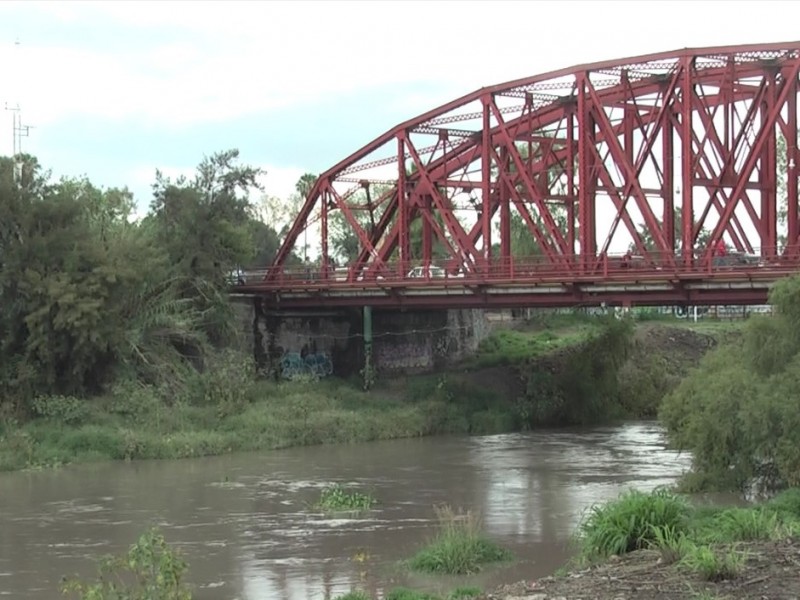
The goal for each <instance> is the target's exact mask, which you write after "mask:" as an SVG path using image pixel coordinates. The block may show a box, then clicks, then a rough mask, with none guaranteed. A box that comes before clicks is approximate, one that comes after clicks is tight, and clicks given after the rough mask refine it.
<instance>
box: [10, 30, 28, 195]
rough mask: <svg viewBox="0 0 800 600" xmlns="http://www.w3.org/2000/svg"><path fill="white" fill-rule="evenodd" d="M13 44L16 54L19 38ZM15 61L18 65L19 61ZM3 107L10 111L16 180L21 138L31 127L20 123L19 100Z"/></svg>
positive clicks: (20, 165)
mask: <svg viewBox="0 0 800 600" xmlns="http://www.w3.org/2000/svg"><path fill="white" fill-rule="evenodd" d="M14 46H16V48H17V50H16V54H17V55H19V47H20V42H19V38H17V39H16V40H14ZM16 62H17V64H18V65H19V61H16ZM4 108H5V110H7V111H9V112H10V113H11V146H12V151H11V158H12V160H13V161H14V179H15V180H17V179H18V178H19V175H20V173H19V172H18V171H21V169H22V163H21V162H20V159H19V156H20V155H21V154H22V138H24V137H30V134H31V129H33V127H32V126H30V125H23V124H22V109H21V108H20V106H19V102H16V103H15V105H13V106H9V105H8V102H6V103H5V104H4Z"/></svg>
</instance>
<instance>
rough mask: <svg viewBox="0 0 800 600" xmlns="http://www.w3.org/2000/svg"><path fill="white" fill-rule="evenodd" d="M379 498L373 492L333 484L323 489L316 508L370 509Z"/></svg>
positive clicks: (329, 510) (325, 509)
mask: <svg viewBox="0 0 800 600" xmlns="http://www.w3.org/2000/svg"><path fill="white" fill-rule="evenodd" d="M377 502H378V501H377V500H376V499H375V498H374V497H373V496H372V495H371V494H365V493H363V492H357V491H347V489H346V488H345V487H344V486H342V485H339V484H337V485H333V486H330V487H327V488H325V489H324V490H322V493H321V494H320V497H319V500H318V501H317V503H316V505H315V506H316V508H318V509H320V510H323V511H328V512H339V511H353V512H360V511H365V510H369V509H370V508H372V507H373V506H374V505H375V504H377Z"/></svg>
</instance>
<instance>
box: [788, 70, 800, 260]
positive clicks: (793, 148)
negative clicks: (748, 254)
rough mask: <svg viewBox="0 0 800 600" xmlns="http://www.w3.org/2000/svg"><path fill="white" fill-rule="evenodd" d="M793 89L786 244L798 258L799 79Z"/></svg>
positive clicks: (789, 104)
mask: <svg viewBox="0 0 800 600" xmlns="http://www.w3.org/2000/svg"><path fill="white" fill-rule="evenodd" d="M789 85H791V86H792V89H790V90H789V97H788V103H787V111H788V113H789V114H788V115H787V117H788V118H787V121H788V127H787V129H788V131H787V135H786V166H787V169H786V176H787V181H786V224H787V231H786V244H787V248H786V251H787V254H790V255H791V256H797V255H798V254H800V249H799V248H798V247H797V244H798V237H800V231H798V214H797V213H798V210H799V209H800V207H798V202H797V169H798V164H797V160H798V158H799V157H798V153H797V93H798V91H800V90H798V85H797V78H796V77H795V78H794V80H792V82H791V83H790V84H789Z"/></svg>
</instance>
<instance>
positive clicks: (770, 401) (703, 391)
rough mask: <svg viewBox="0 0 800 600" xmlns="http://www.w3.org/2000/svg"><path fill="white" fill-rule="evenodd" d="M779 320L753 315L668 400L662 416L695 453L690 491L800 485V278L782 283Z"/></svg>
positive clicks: (776, 295)
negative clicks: (738, 335) (736, 335)
mask: <svg viewBox="0 0 800 600" xmlns="http://www.w3.org/2000/svg"><path fill="white" fill-rule="evenodd" d="M770 302H771V303H772V304H773V306H774V307H775V309H776V312H777V314H776V315H775V316H773V317H753V318H751V319H750V320H749V321H748V322H747V324H746V326H745V327H744V329H743V331H742V335H741V338H740V339H739V340H737V341H736V342H727V343H722V344H720V346H719V347H718V348H717V349H715V350H714V351H712V352H710V353H708V354H707V355H706V356H705V357H704V359H703V360H702V362H701V363H700V367H699V368H698V369H697V370H695V371H693V372H692V373H691V374H690V375H689V376H688V377H687V378H686V379H685V380H683V381H682V382H681V384H680V385H679V386H678V387H677V388H676V389H675V390H674V391H673V392H672V393H670V394H669V395H668V396H667V398H666V399H665V400H664V404H663V406H662V408H661V411H660V417H661V419H662V421H663V423H664V424H665V425H666V427H667V429H668V431H669V434H670V438H671V440H672V441H673V442H674V443H675V445H676V446H678V447H680V448H682V449H685V450H689V451H691V453H692V457H693V472H692V473H691V474H689V476H687V478H686V479H685V480H684V482H683V487H684V489H686V490H687V491H689V490H697V489H736V490H740V491H741V492H742V493H747V492H749V491H750V490H752V489H753V488H755V489H757V490H761V491H765V492H770V491H773V490H780V489H782V488H786V487H791V486H797V485H800V405H798V401H797V398H798V396H797V389H798V385H799V384H800V278H798V277H793V278H790V279H785V280H782V281H780V282H779V283H777V284H776V285H775V286H774V287H773V289H772V291H771V293H770Z"/></svg>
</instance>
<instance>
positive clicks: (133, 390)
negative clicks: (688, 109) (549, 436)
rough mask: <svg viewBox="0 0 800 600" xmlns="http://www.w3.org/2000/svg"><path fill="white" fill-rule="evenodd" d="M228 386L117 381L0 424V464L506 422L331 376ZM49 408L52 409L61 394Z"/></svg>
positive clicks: (328, 440) (501, 404)
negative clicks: (70, 413)
mask: <svg viewBox="0 0 800 600" xmlns="http://www.w3.org/2000/svg"><path fill="white" fill-rule="evenodd" d="M213 376H214V375H211V374H209V375H208V377H213ZM230 385H231V386H232V387H236V389H235V390H229V391H227V392H226V393H225V394H222V395H220V396H219V397H217V398H218V401H217V402H214V401H213V397H209V396H207V395H206V394H198V395H196V396H190V395H178V396H175V397H172V398H168V397H165V392H162V391H160V390H158V389H156V388H154V387H148V386H142V385H139V384H134V383H131V384H126V385H121V386H117V388H115V390H114V391H113V392H112V393H111V394H110V395H108V396H105V397H101V398H96V399H92V400H85V401H82V406H84V407H86V409H87V410H86V411H85V413H81V415H80V418H79V419H77V420H72V421H71V422H70V423H66V422H64V420H63V419H61V418H60V417H59V416H58V415H57V414H48V416H40V417H37V418H35V419H33V420H30V421H28V422H26V423H24V424H18V423H13V422H10V421H5V422H3V421H0V470H13V469H21V468H30V467H44V466H55V465H60V464H64V463H69V462H80V461H87V460H108V459H123V460H124V459H149V458H157V459H169V458H186V457H198V456H209V455H216V454H224V453H228V452H236V451H251V450H269V449H276V448H287V447H292V446H303V445H314V444H332V443H352V442H365V441H372V440H378V439H396V438H404V437H419V436H425V435H433V434H438V433H481V432H483V433H496V432H499V431H511V430H512V429H513V424H514V421H513V417H512V416H510V415H511V411H512V410H513V405H510V404H509V403H508V402H507V400H506V399H503V398H497V399H492V398H489V397H485V398H483V399H482V400H481V402H477V403H469V402H463V403H462V402H460V401H459V399H457V398H454V397H450V396H449V395H444V394H438V395H436V394H434V395H431V396H426V395H421V396H419V397H417V398H415V399H406V398H404V395H403V393H402V391H400V392H397V391H391V390H387V391H386V392H385V393H381V391H380V390H375V391H373V392H370V393H366V392H364V391H363V390H361V389H360V388H357V387H354V386H352V385H350V384H348V383H346V382H343V381H341V380H337V379H328V380H323V381H319V382H283V383H274V382H270V381H257V380H247V379H244V380H241V381H238V382H236V383H234V382H231V383H230ZM46 402H47V403H49V401H46ZM67 404H68V403H67ZM52 406H61V403H60V400H59V401H55V402H54V403H53V404H52ZM65 406H66V405H65ZM53 410H54V409H53ZM51 412H52V411H51ZM59 414H60V413H59ZM491 415H497V416H496V417H491ZM504 415H509V416H508V417H507V418H506V417H505V416H504ZM76 418H77V417H76ZM503 427H505V429H503Z"/></svg>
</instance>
